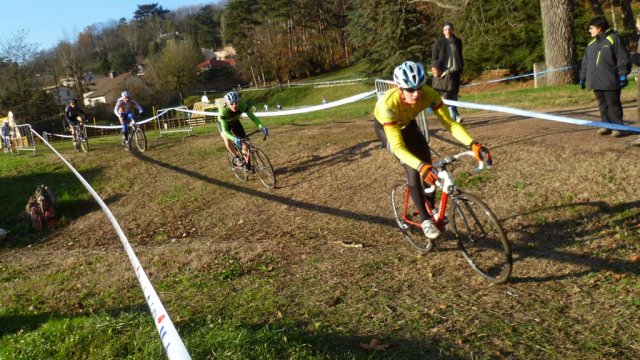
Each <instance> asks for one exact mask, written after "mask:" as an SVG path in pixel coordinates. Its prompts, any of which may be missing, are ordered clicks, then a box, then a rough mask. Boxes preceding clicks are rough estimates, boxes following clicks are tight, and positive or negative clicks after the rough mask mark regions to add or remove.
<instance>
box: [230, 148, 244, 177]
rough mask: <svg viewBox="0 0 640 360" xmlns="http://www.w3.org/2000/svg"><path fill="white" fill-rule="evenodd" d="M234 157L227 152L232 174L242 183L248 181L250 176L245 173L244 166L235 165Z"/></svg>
mask: <svg viewBox="0 0 640 360" xmlns="http://www.w3.org/2000/svg"><path fill="white" fill-rule="evenodd" d="M233 158H234V155H233V154H232V153H230V152H229V151H227V160H228V161H229V167H231V172H232V173H233V175H234V176H235V177H236V178H237V179H238V180H240V181H247V179H248V174H247V173H246V172H245V171H244V169H243V168H242V166H236V165H234V164H233Z"/></svg>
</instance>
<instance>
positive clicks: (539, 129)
mask: <svg viewBox="0 0 640 360" xmlns="http://www.w3.org/2000/svg"><path fill="white" fill-rule="evenodd" d="M633 86H634V85H631V86H629V87H628V88H627V89H625V94H624V98H625V99H626V101H627V102H628V101H630V100H631V98H632V96H633V95H634V92H633V91H632V89H634V87H633ZM369 89H370V88H367V87H366V86H362V87H360V86H354V87H340V88H330V89H315V90H314V92H315V91H320V93H319V94H321V95H318V94H314V93H313V92H306V91H307V90H300V89H297V88H292V89H287V90H286V91H287V94H288V95H287V98H289V97H291V98H295V99H297V101H299V102H300V106H302V105H315V104H317V103H319V100H321V99H322V97H324V96H326V97H327V100H335V99H338V98H342V97H346V96H350V95H353V94H357V93H361V92H364V91H366V90H369ZM289 91H291V92H289ZM296 91H299V92H300V93H295V92H296ZM245 94H246V95H243V96H246V97H247V98H250V96H253V95H249V94H250V92H246V93H245ZM332 94H333V95H335V97H334V98H329V96H330V95H332ZM259 96H262V95H257V94H256V99H266V98H261V97H259ZM265 96H266V95H265ZM274 97H275V95H274ZM525 99H528V100H529V101H527V100H525ZM558 99H564V102H562V103H560V102H559V100H558ZM462 100H463V101H470V102H480V103H493V104H499V105H506V106H512V107H517V108H526V109H530V110H541V111H542V110H545V111H546V110H548V109H552V110H563V111H566V109H568V108H579V109H578V110H577V113H579V114H581V116H582V112H583V111H585V108H589V109H591V110H594V109H595V107H596V103H595V99H594V98H593V95H592V94H591V93H589V92H580V91H578V90H577V87H576V86H566V87H557V88H547V89H521V88H516V87H514V88H511V87H510V86H505V87H503V88H501V89H500V90H499V91H494V92H489V93H483V94H471V93H469V94H464V95H463V99H462ZM257 101H258V100H257ZM260 101H263V100H260ZM374 101H375V100H374V99H368V100H364V101H361V102H357V103H353V104H350V105H345V106H341V107H338V108H335V109H328V110H323V111H320V112H315V113H309V114H305V115H296V116H288V117H270V118H264V119H263V120H264V121H265V123H267V124H269V127H270V129H271V132H272V135H271V137H270V138H269V139H268V140H267V141H266V142H262V141H260V142H259V143H258V144H259V146H260V147H263V148H264V149H265V151H266V152H267V153H268V154H269V155H270V157H271V158H272V161H273V162H274V166H275V168H276V174H277V175H278V177H279V183H280V184H281V185H280V186H279V187H278V188H277V189H275V190H274V191H266V190H264V189H262V188H261V186H260V185H259V183H257V182H255V181H250V182H247V183H239V182H237V181H236V180H235V179H233V178H232V176H231V175H230V173H229V171H228V169H227V168H226V165H225V163H224V161H226V160H225V159H224V152H225V150H224V147H223V146H222V145H221V143H220V141H219V139H218V137H217V134H216V131H214V126H213V125H212V124H209V125H207V126H204V127H199V128H197V129H196V136H194V137H193V138H189V139H186V140H184V141H181V140H180V139H179V138H178V137H172V138H170V139H166V140H159V141H157V142H154V139H155V138H157V133H156V132H154V131H149V132H148V138H149V141H150V144H151V147H150V149H149V151H147V152H146V153H144V154H139V155H134V154H129V153H126V152H124V151H123V150H122V149H121V148H120V147H119V146H118V145H117V143H118V136H105V137H100V138H92V139H90V145H91V151H90V152H89V153H88V154H81V153H76V152H75V151H73V150H72V149H71V146H70V143H69V142H56V143H54V146H55V147H56V149H59V150H60V151H61V152H62V154H63V155H64V156H65V157H66V158H67V159H69V161H70V162H71V163H72V164H73V165H74V166H75V167H76V168H77V169H78V170H79V171H80V172H81V173H82V175H83V176H84V177H85V178H86V179H87V180H88V181H89V182H90V183H91V184H92V186H93V187H94V188H95V189H96V190H97V191H98V193H99V194H100V195H101V197H102V198H103V199H104V200H105V202H106V203H107V204H108V205H109V207H110V208H111V209H112V211H113V212H114V215H115V216H116V217H117V218H118V219H119V220H120V222H121V225H122V226H123V229H124V231H125V232H126V233H127V235H128V237H129V240H130V241H131V242H132V245H133V248H134V249H135V250H136V252H137V254H138V256H139V257H140V261H141V263H142V264H143V266H144V267H145V269H146V271H147V273H148V275H149V277H150V279H151V281H152V282H153V284H154V287H155V288H156V290H157V292H158V294H159V296H160V298H161V299H162V301H163V303H164V305H165V307H166V308H167V310H168V311H169V314H170V315H171V317H172V319H173V320H174V322H175V323H176V326H177V328H178V332H179V333H180V335H181V336H182V338H183V340H184V341H185V344H186V346H187V349H188V350H189V353H190V354H191V356H192V358H194V359H285V358H286V359H381V358H395V359H418V358H419V359H466V358H470V359H495V358H512V359H540V358H544V359H636V358H638V357H639V356H640V341H639V340H638V339H640V327H639V325H638V321H637V320H638V313H640V302H639V300H638V299H639V298H640V297H639V294H640V281H639V278H638V275H639V274H638V254H639V250H638V249H639V248H640V211H639V210H638V209H640V206H639V204H638V202H639V201H638V199H637V193H636V191H635V189H637V188H638V186H640V183H639V180H638V177H637V174H638V173H640V165H638V162H637V161H636V160H635V159H637V152H632V151H633V150H629V149H626V148H623V147H622V145H620V144H621V142H616V141H617V140H616V141H614V140H612V139H608V138H607V139H604V138H596V139H597V140H592V139H593V137H592V136H591V135H587V134H586V133H585V132H584V130H583V129H577V128H572V127H564V126H563V125H557V124H553V123H539V122H533V121H532V120H528V119H513V118H512V117H509V116H504V115H501V114H480V113H475V112H471V111H468V110H464V111H465V112H466V113H468V114H469V120H468V123H465V124H468V125H467V126H468V129H469V131H470V132H472V133H473V134H477V135H478V136H481V138H483V139H487V141H488V142H489V143H491V144H492V145H495V148H494V149H495V150H494V155H495V156H496V159H497V161H498V163H499V164H500V165H497V168H496V169H495V171H494V172H492V173H491V174H490V175H473V174H471V173H467V172H464V171H462V170H461V171H460V172H459V177H460V180H461V181H462V183H463V184H465V187H466V188H468V189H469V190H472V191H473V192H475V193H478V194H479V195H480V196H481V197H482V198H484V199H489V200H490V205H491V206H492V207H493V208H494V211H496V213H497V214H498V216H499V217H500V219H501V221H503V224H504V226H505V228H506V229H507V231H508V233H509V237H510V241H511V242H512V246H513V251H514V255H515V258H516V263H515V271H514V279H513V281H512V282H511V283H509V284H507V285H505V286H488V284H487V283H485V282H483V281H482V280H481V279H480V278H479V277H478V276H477V275H475V274H474V273H473V272H472V271H471V270H470V269H469V267H468V266H467V265H466V264H465V263H464V261H463V260H462V258H461V256H460V255H459V254H458V252H457V251H455V246H454V244H453V243H452V242H451V241H443V242H442V243H441V244H439V248H438V250H437V251H436V252H434V253H431V254H429V255H428V256H418V255H417V254H416V253H414V252H413V251H412V249H411V248H410V247H409V246H408V245H406V244H405V243H403V242H402V238H401V236H400V232H399V231H398V230H397V229H396V228H395V227H394V223H393V222H392V220H391V214H390V209H389V206H388V202H389V199H388V192H387V188H388V185H389V183H390V182H391V181H392V180H395V179H396V178H401V177H402V172H401V171H400V169H398V168H397V166H396V165H394V164H393V163H392V161H391V159H390V157H388V155H387V154H386V153H385V152H384V151H381V150H380V149H379V146H378V145H377V142H376V140H375V138H374V137H373V135H372V131H371V123H370V121H371V110H372V108H373V104H374ZM296 105H297V103H295V102H290V103H287V105H286V106H285V109H286V108H287V107H294V106H296ZM474 116H478V117H477V118H474ZM591 116H593V115H591ZM432 125H434V128H433V129H434V136H435V140H434V141H435V143H434V144H435V145H434V146H437V147H438V149H439V150H443V151H447V152H453V151H456V150H459V148H457V147H455V146H454V145H453V144H452V142H451V141H450V139H449V138H447V137H445V136H443V134H442V133H441V132H440V131H439V128H437V125H435V124H432ZM251 126H252V125H251V124H250V123H249V124H248V125H247V128H249V127H251ZM589 131H591V130H589ZM620 141H629V138H623V139H621V140H620ZM584 142H588V144H589V146H585V145H584ZM625 151H628V155H629V156H621V154H625ZM388 173H392V174H391V175H389V174H388ZM0 174H1V175H0V182H1V183H2V186H0V196H1V197H0V198H1V199H3V200H2V206H1V207H0V227H1V228H8V229H10V230H11V231H12V233H11V234H10V237H9V238H8V239H7V240H4V241H3V242H2V243H1V246H0V301H1V302H0V359H111V358H127V359H161V358H164V357H165V355H164V351H163V348H162V344H161V341H160V339H159V336H158V334H157V332H156V329H155V326H154V324H153V321H152V318H151V316H150V315H149V311H148V308H147V306H146V303H145V301H144V299H143V296H142V291H141V290H140V288H139V285H138V283H137V280H136V278H135V275H134V272H133V269H131V268H130V266H129V265H128V260H127V258H126V256H125V254H124V252H123V250H122V246H121V244H120V243H119V242H118V239H117V238H116V237H115V235H114V233H113V231H112V229H111V228H110V226H109V224H108V223H107V221H106V219H105V218H104V215H103V214H102V213H101V212H100V211H99V210H98V208H97V206H96V205H95V204H94V203H93V201H92V200H91V199H90V197H89V195H88V194H87V193H86V191H85V190H84V189H83V188H82V186H81V185H80V183H79V182H78V181H77V180H76V179H75V177H74V176H73V174H72V173H71V172H70V171H69V170H68V169H66V168H65V166H64V165H63V164H62V163H61V162H60V161H59V160H58V159H57V158H56V157H55V155H54V154H52V153H51V152H50V151H48V150H47V149H46V148H44V147H43V146H42V145H40V146H39V147H38V152H37V155H36V156H35V157H32V156H30V155H18V156H13V155H0ZM39 183H46V184H49V185H51V186H53V188H54V190H55V191H56V194H57V195H58V197H59V198H60V201H61V211H60V213H61V215H62V216H63V217H62V219H61V223H60V228H59V229H57V230H56V231H54V232H50V233H40V234H37V233H32V232H29V231H28V229H27V228H26V226H25V225H24V222H23V220H22V218H21V212H22V209H23V207H24V205H25V204H26V200H27V198H28V196H29V195H30V194H31V193H32V192H33V190H34V189H35V186H36V185H37V184H39ZM372 342H373V345H376V346H374V348H371V346H370V345H371V344H372Z"/></svg>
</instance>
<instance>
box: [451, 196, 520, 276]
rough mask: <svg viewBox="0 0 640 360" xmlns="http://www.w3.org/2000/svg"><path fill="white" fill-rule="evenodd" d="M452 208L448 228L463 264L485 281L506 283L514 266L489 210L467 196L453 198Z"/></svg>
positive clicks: (495, 220) (503, 236)
mask: <svg viewBox="0 0 640 360" xmlns="http://www.w3.org/2000/svg"><path fill="white" fill-rule="evenodd" d="M451 205H452V206H451V208H450V210H449V220H450V225H451V226H452V232H453V234H454V236H455V238H456V240H457V242H458V246H459V248H460V250H461V251H462V255H463V256H464V258H465V260H467V262H468V263H469V265H470V266H471V267H472V268H473V270H475V271H476V272H477V273H478V274H480V275H481V276H482V277H483V278H485V279H486V280H488V281H490V282H492V283H496V284H501V283H504V282H505V281H507V280H508V279H509V276H510V275H511V269H512V266H513V259H512V257H511V248H510V246H509V241H508V240H507V236H506V235H505V233H504V230H503V229H502V225H500V222H499V221H498V219H497V218H496V216H495V215H494V214H493V212H492V211H491V209H489V207H488V206H487V205H486V204H485V203H483V202H482V201H481V200H480V199H478V198H477V197H475V196H473V195H471V194H467V193H459V194H456V195H455V196H453V197H452V201H451Z"/></svg>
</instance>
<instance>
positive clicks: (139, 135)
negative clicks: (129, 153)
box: [133, 128, 147, 152]
mask: <svg viewBox="0 0 640 360" xmlns="http://www.w3.org/2000/svg"><path fill="white" fill-rule="evenodd" d="M133 136H134V138H133V141H134V142H135V144H136V148H137V149H138V151H140V152H144V151H145V150H147V137H146V136H145V134H144V131H143V130H142V129H140V128H136V129H135V132H134V133H133Z"/></svg>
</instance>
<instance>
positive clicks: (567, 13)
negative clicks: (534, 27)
mask: <svg viewBox="0 0 640 360" xmlns="http://www.w3.org/2000/svg"><path fill="white" fill-rule="evenodd" d="M540 11H541V13H542V31H543V33H544V54H545V60H546V63H547V68H548V69H563V68H567V67H568V69H566V70H563V71H553V72H550V73H548V74H547V81H548V84H550V85H561V84H571V83H572V82H573V80H574V79H575V73H576V71H575V69H574V67H573V65H574V64H576V42H575V33H574V31H573V1H572V0H540Z"/></svg>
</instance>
